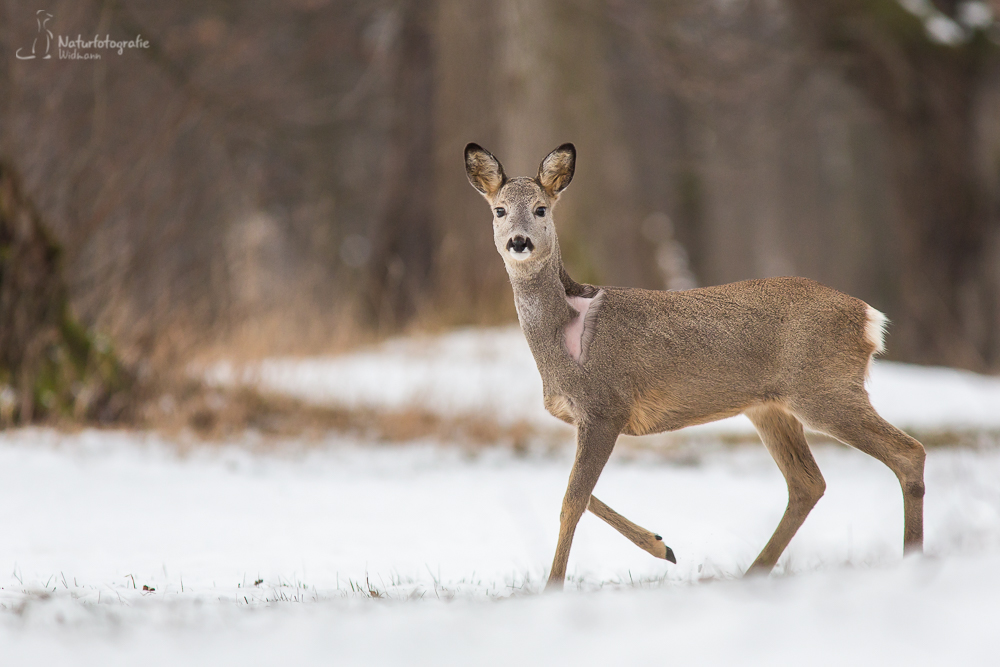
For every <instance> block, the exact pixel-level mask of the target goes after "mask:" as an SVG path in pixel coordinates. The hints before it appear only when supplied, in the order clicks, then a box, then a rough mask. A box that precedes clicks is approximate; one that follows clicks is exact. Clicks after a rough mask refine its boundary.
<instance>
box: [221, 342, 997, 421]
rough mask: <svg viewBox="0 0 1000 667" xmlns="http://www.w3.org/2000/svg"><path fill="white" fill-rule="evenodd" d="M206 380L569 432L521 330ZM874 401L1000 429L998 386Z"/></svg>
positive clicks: (916, 389)
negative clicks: (552, 406) (553, 408)
mask: <svg viewBox="0 0 1000 667" xmlns="http://www.w3.org/2000/svg"><path fill="white" fill-rule="evenodd" d="M206 377H207V378H208V380H209V381H210V382H213V383H217V384H223V385H228V384H233V383H236V382H246V383H253V384H257V385H258V386H260V387H261V388H262V389H265V390H268V391H273V392H278V393H282V394H288V395H290V396H295V397H297V398H301V399H304V400H306V401H310V402H313V403H320V404H334V405H343V406H348V407H368V408H380V409H386V410H402V409H408V408H421V409H424V410H428V411H431V412H435V413H438V414H441V415H447V416H453V415H461V414H468V415H489V416H491V417H493V418H494V419H496V420H498V421H500V422H501V423H510V422H513V421H518V420H523V421H527V422H529V423H531V424H533V425H535V426H538V427H540V428H550V429H551V428H559V427H560V426H561V424H562V423H561V422H559V421H558V420H557V419H556V418H555V417H552V416H551V415H549V414H548V413H547V412H546V411H545V409H544V407H543V406H542V382H541V380H540V379H539V376H538V371H537V369H536V368H535V362H534V359H533V358H532V356H531V351H530V350H529V349H528V345H527V343H526V342H525V340H524V336H523V335H522V334H521V331H520V329H518V328H516V327H505V328H496V329H486V330H481V329H464V330H459V331H456V332H454V333H450V334H446V335H443V336H437V337H423V338H400V339H395V340H391V341H388V342H387V343H384V344H382V345H380V346H377V347H374V348H373V349H370V350H366V351H362V352H357V353H353V354H346V355H342V356H336V357H320V358H303V359H296V358H277V359H267V360H265V361H263V362H260V363H258V364H253V365H248V366H245V367H242V368H238V367H236V366H234V365H232V364H229V363H220V364H217V365H215V366H212V367H211V368H209V369H208V370H207V372H206ZM869 393H870V395H871V400H872V404H873V405H874V406H875V409H876V410H878V411H879V413H880V414H881V415H882V416H883V417H885V418H886V419H887V420H889V421H890V422H892V423H893V424H895V425H896V426H898V427H900V428H903V429H916V430H939V431H943V430H950V429H958V430H975V429H980V430H994V429H1000V378H994V377H987V376H982V375H977V374H975V373H970V372H967V371H959V370H954V369H950V368H928V367H920V366H913V365H909V364H900V363H893V362H886V361H876V362H875V363H874V364H873V365H872V373H871V379H870V382H869ZM684 433H687V434H691V435H695V436H709V437H710V436H718V435H752V434H753V433H754V431H753V426H752V425H751V424H750V421H749V420H748V419H746V418H745V417H743V416H739V417H733V418H731V419H725V420H722V421H718V422H715V423H713V424H705V425H703V426H697V427H693V428H691V429H686V431H685V432H684Z"/></svg>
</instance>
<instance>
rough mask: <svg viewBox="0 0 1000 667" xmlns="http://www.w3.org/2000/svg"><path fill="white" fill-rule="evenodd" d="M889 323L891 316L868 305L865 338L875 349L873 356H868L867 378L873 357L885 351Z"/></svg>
mask: <svg viewBox="0 0 1000 667" xmlns="http://www.w3.org/2000/svg"><path fill="white" fill-rule="evenodd" d="M888 324H889V318H887V317H886V316H885V315H884V314H883V313H880V312H879V311H877V310H875V309H874V308H872V307H871V306H868V312H867V313H866V316H865V340H866V341H868V342H869V343H870V344H871V346H872V347H874V348H875V349H874V350H873V351H872V353H871V356H869V357H868V367H867V368H866V369H865V378H868V377H869V376H870V375H871V370H872V359H873V358H874V357H875V355H876V354H882V353H883V352H885V328H886V326H887V325H888Z"/></svg>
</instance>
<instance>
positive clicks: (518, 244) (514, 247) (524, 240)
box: [507, 235, 535, 262]
mask: <svg viewBox="0 0 1000 667" xmlns="http://www.w3.org/2000/svg"><path fill="white" fill-rule="evenodd" d="M534 249H535V244H534V243H532V242H531V239H529V238H528V237H526V236H521V235H518V236H514V237H512V238H511V239H510V240H508V241H507V252H508V253H510V256H511V257H513V258H514V259H516V260H517V261H519V262H523V261H524V260H526V259H528V257H530V256H531V251H532V250H534Z"/></svg>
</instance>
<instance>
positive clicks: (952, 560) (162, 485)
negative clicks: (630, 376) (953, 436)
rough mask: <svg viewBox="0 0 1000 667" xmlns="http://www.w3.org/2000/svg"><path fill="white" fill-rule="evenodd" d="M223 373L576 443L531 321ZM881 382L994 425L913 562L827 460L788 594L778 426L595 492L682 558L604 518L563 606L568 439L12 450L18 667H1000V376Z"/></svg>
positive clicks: (337, 438)
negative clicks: (774, 432) (529, 335)
mask: <svg viewBox="0 0 1000 667" xmlns="http://www.w3.org/2000/svg"><path fill="white" fill-rule="evenodd" d="M208 376H209V377H210V378H211V379H212V381H215V382H219V383H227V384H232V383H236V382H259V383H261V385H262V386H263V387H264V388H265V389H268V390H270V391H279V392H285V393H288V394H292V395H295V396H300V397H302V398H304V399H307V400H310V401H314V402H318V403H332V404H338V405H348V406H364V407H374V408H382V409H406V408H410V407H419V408H421V409H426V410H432V411H436V412H438V413H440V414H442V415H461V414H470V415H482V414H489V415H497V418H498V419H500V420H501V421H504V420H506V421H508V422H513V421H518V420H526V421H529V422H530V423H532V424H536V425H537V426H538V427H539V428H552V427H557V428H558V427H559V422H557V421H556V420H555V419H554V418H553V417H551V416H549V415H548V414H547V413H545V412H544V410H542V408H541V387H540V383H539V381H538V375H537V371H536V370H535V368H534V363H533V361H532V359H531V356H530V353H528V350H527V347H526V345H525V344H524V340H523V338H522V337H521V334H520V332H518V331H517V330H516V329H513V330H512V329H491V330H485V331H477V330H463V331H458V332H454V333H451V334H447V335H444V336H440V337H428V338H422V339H418V338H413V339H399V340H394V341H389V342H388V343H385V344H383V345H379V346H375V347H373V348H371V349H368V350H365V351H361V352H356V353H352V354H348V355H344V356H341V357H330V358H323V359H272V360H266V361H264V362H262V363H260V364H257V365H255V366H252V367H243V368H239V367H236V366H233V365H225V364H219V365H217V366H215V367H213V368H211V369H209V370H208ZM871 393H872V398H873V402H874V403H875V405H876V407H877V408H878V409H879V410H880V412H882V414H883V415H884V416H886V418H888V419H889V420H890V421H893V422H894V423H896V424H898V425H900V426H903V427H905V428H913V429H927V430H946V429H956V430H963V431H972V432H976V433H983V434H985V435H983V437H982V438H980V440H979V442H980V445H979V446H977V447H962V448H932V449H930V450H929V453H928V459H927V471H926V486H927V496H926V507H925V536H926V542H925V543H926V554H925V555H924V556H916V557H907V558H905V559H904V558H903V556H902V553H901V551H902V549H901V543H902V498H901V494H900V490H899V485H898V482H897V481H896V479H895V477H894V476H893V474H892V473H891V472H890V471H889V470H888V469H887V468H886V467H885V466H883V465H882V464H880V463H878V462H877V461H875V460H874V459H871V458H869V457H867V456H865V455H863V454H861V453H859V452H857V451H854V450H851V449H849V448H847V447H843V446H840V445H835V444H823V443H819V444H817V445H816V446H814V451H815V453H816V458H817V461H818V463H819V465H820V468H821V469H822V470H823V473H824V476H825V478H826V481H827V492H826V495H825V496H824V497H823V498H822V499H821V500H820V502H819V504H818V505H817V506H816V508H815V510H814V511H813V512H812V514H811V515H810V516H809V518H808V520H807V521H806V522H805V524H804V525H803V527H802V529H801V530H800V531H799V533H798V534H797V535H796V536H795V538H794V539H793V540H792V542H791V544H790V545H789V547H788V549H787V550H786V552H785V554H784V555H783V556H782V559H781V560H780V561H779V564H778V567H777V568H776V571H775V573H774V574H773V575H772V576H771V577H769V578H752V579H742V578H740V575H741V573H742V572H743V571H744V570H745V568H746V567H747V566H748V565H749V563H750V562H752V560H753V558H754V557H755V556H756V554H757V552H758V551H759V550H760V549H761V547H762V546H763V544H764V543H765V542H766V541H767V538H768V537H769V536H770V534H771V532H772V531H773V530H774V528H775V526H776V525H777V523H778V521H779V519H780V517H781V514H782V512H783V510H784V506H785V502H786V499H787V496H786V491H785V485H784V481H783V480H782V478H781V475H780V473H779V472H778V470H777V468H776V466H775V465H774V463H773V461H772V460H771V459H770V457H769V455H768V454H767V452H766V451H765V450H764V448H763V447H762V446H760V445H751V446H729V445H725V444H723V443H724V442H728V441H729V440H728V439H727V436H728V435H731V434H734V433H737V434H739V433H744V434H745V433H748V432H749V424H748V423H746V422H741V421H739V420H727V422H721V423H720V424H721V425H715V426H711V425H710V426H706V427H704V430H702V431H700V433H701V436H700V439H694V440H692V441H690V442H689V443H687V444H686V445H684V446H678V447H673V448H661V449H658V450H655V451H649V452H646V451H643V450H640V449H635V448H629V447H620V451H619V452H617V453H616V454H615V455H614V456H613V457H612V460H611V462H610V463H609V464H608V467H607V468H606V470H605V472H604V474H603V476H602V477H601V479H600V481H599V483H598V486H597V489H596V491H595V494H596V495H597V496H598V497H599V498H601V499H602V500H603V501H605V502H606V503H607V504H609V505H610V506H611V507H613V508H614V509H615V510H617V511H618V512H620V513H621V514H623V515H625V516H626V517H628V518H630V519H631V520H633V521H635V522H636V523H638V524H640V525H642V526H644V527H646V528H648V529H650V530H654V531H657V532H658V533H660V534H662V535H663V536H664V539H665V541H666V542H667V544H668V545H670V546H671V547H672V548H673V550H674V552H675V554H676V555H677V559H678V562H677V564H676V565H674V564H671V563H668V562H666V561H662V560H657V559H654V558H651V557H650V556H649V555H648V554H646V553H644V552H642V551H641V550H639V549H638V548H636V547H635V546H634V545H632V544H631V543H629V542H628V541H626V540H625V539H624V538H623V537H621V536H620V535H618V534H617V533H616V532H614V531H613V530H612V529H611V528H610V527H608V526H606V525H605V524H603V523H602V522H601V521H600V520H599V519H597V518H596V517H594V516H593V515H590V514H586V515H584V517H583V519H582V520H581V522H580V526H579V528H578V530H577V533H576V538H575V540H574V544H573V550H572V553H571V556H570V563H569V572H570V579H569V582H568V585H567V592H566V593H564V594H562V595H540V594H538V593H539V591H540V590H541V587H542V585H543V583H544V577H545V574H546V570H547V568H548V565H549V563H550V562H551V558H552V552H553V550H554V546H555V541H556V535H557V530H558V514H559V506H560V502H561V498H562V493H563V491H564V489H565V484H566V478H567V475H568V472H569V467H570V464H571V462H572V455H573V451H572V446H573V445H572V435H571V430H569V429H568V428H564V430H562V431H557V434H558V437H557V438H556V441H557V442H559V443H561V444H560V445H559V446H557V447H556V448H554V449H552V450H546V451H544V452H543V451H535V450H533V449H530V448H529V450H528V451H527V452H526V453H525V452H521V453H518V452H515V451H513V450H511V449H508V448H501V447H493V448H490V447H480V448H476V449H473V448H470V447H469V446H468V445H467V444H460V443H449V442H441V441H436V440H433V439H427V440H423V441H419V442H408V443H402V444H396V445H384V444H377V443H373V442H369V441H364V440H357V439H352V438H348V437H346V436H342V435H336V434H331V435H328V436H326V437H325V438H321V439H313V440H309V439H291V440H285V441H277V440H270V439H266V438H264V437H262V436H259V435H256V434H254V433H252V432H250V433H246V434H244V435H243V436H241V437H240V438H238V439H236V440H233V441H230V442H226V443H216V444H209V443H198V442H194V441H189V440H186V439H185V437H184V436H178V438H177V439H176V440H171V439H168V438H166V437H164V436H160V435H157V434H154V433H145V432H126V431H96V430H85V431H81V432H78V433H61V432H56V431H52V430H45V429H22V430H10V431H0V475H2V477H0V479H2V483H0V572H2V573H3V574H2V575H0V646H2V647H3V650H2V652H0V664H12V665H13V664H17V665H20V664H53V665H64V664H80V665H90V664H93V665H98V664H100V665H134V664H144V665H147V664H148V665H161V664H162V665H178V664H212V665H226V664H240V665H253V664H268V665H270V664H278V663H280V664H285V663H291V664H297V663H304V664H312V663H323V664H329V663H334V664H345V665H355V664H357V665H378V664H386V665H390V664H392V665H395V664H428V665H469V664H476V665H479V664H482V665H509V664H539V665H541V664H544V665H550V664H566V663H572V664H579V665H606V664H637V663H641V662H654V663H662V662H668V663H680V664H717V665H733V664H739V665H758V664H759V665H774V664H810V665H812V664H818V665H841V664H862V665H865V664H868V665H885V664H897V663H902V662H906V663H909V664H917V665H920V664H970V665H974V664H990V663H991V662H994V661H995V659H996V658H995V656H996V655H997V652H998V650H1000V639H998V633H996V630H995V628H996V627H997V625H998V621H1000V612H998V611H997V609H998V606H997V604H996V599H995V598H996V591H997V590H1000V448H998V447H997V446H996V444H995V437H994V436H993V434H992V432H993V431H994V430H995V429H997V428H998V427H1000V381H998V380H996V379H993V378H987V377H982V376H976V375H974V374H970V373H964V372H960V371H954V370H949V369H935V368H917V367H912V366H906V365H901V364H891V363H883V362H879V363H878V364H876V366H875V368H874V372H873V377H872V382H871ZM712 429H714V430H712ZM8 573H9V574H8ZM144 586H146V587H148V588H151V589H155V590H147V591H144V590H143V587H144Z"/></svg>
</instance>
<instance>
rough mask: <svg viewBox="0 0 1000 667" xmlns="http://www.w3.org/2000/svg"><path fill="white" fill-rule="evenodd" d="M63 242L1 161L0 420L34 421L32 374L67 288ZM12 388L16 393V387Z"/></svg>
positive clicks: (51, 337) (53, 334)
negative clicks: (62, 272) (61, 264)
mask: <svg viewBox="0 0 1000 667" xmlns="http://www.w3.org/2000/svg"><path fill="white" fill-rule="evenodd" d="M58 271H59V248H58V247H57V246H56V244H55V242H54V241H53V240H52V239H51V238H49V236H48V234H46V233H45V231H44V229H42V226H41V223H40V222H39V220H38V215H37V213H35V211H34V210H33V209H32V208H31V206H30V205H29V204H28V202H26V201H25V199H24V197H23V195H22V194H21V188H20V182H19V179H18V178H17V176H16V175H15V174H14V170H13V169H12V168H11V167H10V166H8V165H7V164H4V163H2V162H0V392H2V393H3V395H2V396H0V422H2V423H5V424H9V423H11V422H13V421H14V419H15V417H17V418H18V419H19V420H20V421H22V422H30V421H31V419H32V417H33V416H34V412H35V400H34V399H35V396H34V392H33V391H32V387H33V385H34V381H33V378H34V376H35V375H36V374H37V373H38V371H39V368H40V365H41V361H42V353H43V352H44V350H45V348H46V347H48V346H49V345H50V344H52V343H53V342H55V340H56V339H57V337H58V329H59V319H60V317H61V315H62V310H63V308H64V304H65V301H66V290H65V288H64V286H63V284H62V282H61V280H60V279H59V272H58ZM12 392H13V393H12Z"/></svg>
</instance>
